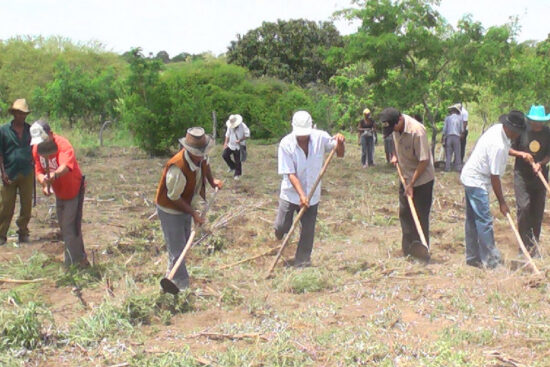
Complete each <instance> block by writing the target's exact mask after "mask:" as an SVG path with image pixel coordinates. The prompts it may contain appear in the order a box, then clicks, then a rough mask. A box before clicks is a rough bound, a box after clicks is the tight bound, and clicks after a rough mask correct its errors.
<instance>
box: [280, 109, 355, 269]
mask: <svg viewBox="0 0 550 367" xmlns="http://www.w3.org/2000/svg"><path fill="white" fill-rule="evenodd" d="M312 126H313V120H312V118H311V115H310V114H309V113H308V112H306V111H298V112H296V113H295V114H294V115H293V116H292V133H290V134H288V135H287V136H285V137H284V138H283V139H282V140H281V142H280V143H279V152H278V156H279V157H278V165H279V167H278V171H279V174H280V175H282V176H283V180H282V182H281V191H280V195H279V209H278V211H277V218H276V219H275V225H274V227H275V236H276V237H277V239H282V238H283V237H284V235H285V234H286V233H287V232H288V231H289V230H290V227H291V226H292V218H293V217H294V213H295V212H298V211H299V210H300V208H302V207H304V206H305V207H307V210H306V211H305V213H304V215H303V216H302V218H301V219H300V222H301V224H302V230H301V232H300V240H299V242H298V248H297V249H296V256H295V257H294V266H297V267H305V266H309V265H311V252H312V250H313V239H314V235H315V222H316V219H317V208H318V206H319V200H320V198H321V184H320V183H319V185H318V186H317V188H316V190H315V191H314V193H313V195H312V196H311V200H308V196H309V194H310V192H311V189H312V188H313V185H314V184H315V181H316V180H317V177H318V176H319V174H320V172H321V169H322V166H323V159H324V154H325V153H327V152H330V151H331V150H332V149H333V148H334V147H336V155H337V156H338V157H343V156H344V153H345V146H344V141H345V138H344V136H343V135H342V134H336V135H334V136H333V137H331V136H330V135H329V134H328V133H327V132H326V131H322V130H317V129H313V128H312Z"/></svg>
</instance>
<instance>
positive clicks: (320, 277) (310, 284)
mask: <svg viewBox="0 0 550 367" xmlns="http://www.w3.org/2000/svg"><path fill="white" fill-rule="evenodd" d="M327 287H329V281H328V278H327V277H326V275H325V274H323V273H321V272H320V271H319V270H317V269H314V268H307V269H303V270H302V271H298V272H296V273H295V274H293V275H292V276H291V277H290V279H289V282H288V290H289V291H290V292H292V293H309V292H319V291H321V290H323V289H325V288H327Z"/></svg>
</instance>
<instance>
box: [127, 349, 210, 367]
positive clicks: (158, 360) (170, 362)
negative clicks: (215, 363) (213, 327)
mask: <svg viewBox="0 0 550 367" xmlns="http://www.w3.org/2000/svg"><path fill="white" fill-rule="evenodd" d="M131 365H132V366H140V367H195V366H197V367H198V366H201V365H202V364H200V363H198V362H197V361H195V359H193V357H192V356H191V355H190V353H189V350H188V349H187V348H186V350H185V352H182V353H173V352H167V353H163V354H161V355H153V356H151V355H147V354H143V353H138V354H136V355H134V356H133V357H132V359H131Z"/></svg>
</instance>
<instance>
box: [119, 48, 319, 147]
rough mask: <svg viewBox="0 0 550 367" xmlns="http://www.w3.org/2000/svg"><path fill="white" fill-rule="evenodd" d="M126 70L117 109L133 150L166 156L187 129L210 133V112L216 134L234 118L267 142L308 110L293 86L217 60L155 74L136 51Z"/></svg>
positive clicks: (158, 68)
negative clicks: (239, 118)
mask: <svg viewBox="0 0 550 367" xmlns="http://www.w3.org/2000/svg"><path fill="white" fill-rule="evenodd" d="M130 70H131V72H130V74H129V76H128V79H127V80H126V92H127V93H126V95H125V97H124V98H123V99H122V100H121V101H120V103H119V110H120V112H121V115H122V120H123V122H124V123H125V125H126V126H127V128H128V130H130V131H132V132H133V133H134V137H135V139H136V142H137V143H138V145H139V146H140V147H142V148H143V149H144V150H146V151H147V152H149V153H152V154H164V153H168V152H169V151H170V150H171V149H172V148H174V147H175V145H176V143H177V139H178V138H180V137H181V136H183V135H185V131H186V130H187V129H188V128H190V127H192V126H202V127H204V128H205V130H206V131H211V126H212V120H211V118H212V115H211V113H212V111H216V114H217V130H218V132H219V133H220V134H223V133H224V131H225V120H226V117H227V116H229V115H230V114H232V113H239V114H241V115H242V116H243V118H244V121H245V122H246V123H247V125H248V126H249V127H250V129H251V131H252V134H253V137H254V138H269V137H273V136H276V137H281V136H282V135H284V134H285V133H286V132H287V131H289V126H290V123H289V121H290V118H291V116H292V113H293V112H294V111H296V110H298V109H307V110H310V111H313V110H314V108H313V102H312V99H311V98H310V97H309V96H308V94H307V93H306V92H305V91H304V90H302V89H300V88H299V87H296V86H292V85H288V84H285V83H283V82H280V81H276V80H271V79H262V80H254V79H252V78H251V77H250V75H249V73H248V72H247V71H246V70H245V69H244V68H241V67H238V66H235V65H227V64H225V63H223V62H220V61H198V62H194V63H184V64H179V65H178V67H171V68H169V69H166V70H164V71H162V72H161V65H160V64H159V62H158V61H157V60H148V59H146V58H144V57H143V55H142V54H141V52H140V50H139V49H137V50H135V51H134V54H133V59H132V62H131V63H130ZM313 117H314V118H315V117H316V116H315V113H314V115H313Z"/></svg>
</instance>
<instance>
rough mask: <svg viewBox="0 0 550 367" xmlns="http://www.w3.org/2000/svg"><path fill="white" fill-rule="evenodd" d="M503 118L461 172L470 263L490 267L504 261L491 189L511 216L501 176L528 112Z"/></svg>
mask: <svg viewBox="0 0 550 367" xmlns="http://www.w3.org/2000/svg"><path fill="white" fill-rule="evenodd" d="M499 121H500V123H499V124H495V125H493V126H491V127H490V128H489V129H488V130H487V131H485V133H484V134H483V135H482V136H481V137H480V138H479V140H478V141H477V143H476V145H475V148H474V150H473V152H472V154H471V155H470V158H469V159H468V161H467V162H466V164H465V165H464V168H463V169H462V173H461V174H460V181H461V182H462V184H463V185H464V193H465V197H466V221H465V225H464V227H465V241H466V264H468V265H470V266H475V267H485V268H489V269H491V268H495V267H497V266H498V265H499V264H501V263H502V255H501V254H500V251H499V250H498V248H497V247H496V246H495V236H494V232H493V216H492V214H491V208H490V202H489V191H490V189H491V188H492V189H493V192H494V193H495V196H496V197H497V200H498V203H499V206H500V212H501V213H502V215H503V216H507V215H508V213H509V212H510V209H509V208H508V205H507V204H506V200H505V199H504V194H503V192H502V184H501V177H502V175H503V174H504V171H505V170H506V161H507V158H508V153H509V151H510V147H511V144H512V141H513V140H515V139H517V138H518V137H519V136H520V135H521V134H522V133H523V132H524V131H525V115H524V114H523V112H520V111H510V113H508V114H505V115H502V116H500V118H499Z"/></svg>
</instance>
